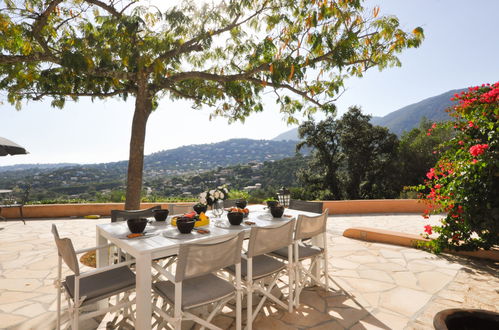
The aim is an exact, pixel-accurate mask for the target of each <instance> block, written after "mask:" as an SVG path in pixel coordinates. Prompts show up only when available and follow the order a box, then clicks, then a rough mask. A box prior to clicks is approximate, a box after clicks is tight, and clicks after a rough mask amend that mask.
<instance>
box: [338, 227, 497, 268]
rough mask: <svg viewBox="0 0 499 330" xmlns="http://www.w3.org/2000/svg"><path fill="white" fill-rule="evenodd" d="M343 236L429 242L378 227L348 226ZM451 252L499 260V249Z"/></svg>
mask: <svg viewBox="0 0 499 330" xmlns="http://www.w3.org/2000/svg"><path fill="white" fill-rule="evenodd" d="M343 236H345V237H349V238H354V239H359V240H362V241H368V242H375V243H385V244H394V245H400V246H407V247H416V246H417V244H418V243H419V242H427V241H428V239H426V238H423V237H421V236H419V235H414V234H407V233H401V232H398V231H391V230H385V229H377V228H367V227H354V228H348V229H347V230H345V231H344V232H343ZM445 252H447V253H451V254H457V255H461V256H468V257H474V258H481V259H488V260H492V261H496V262H497V261H499V250H497V249H492V250H478V251H445Z"/></svg>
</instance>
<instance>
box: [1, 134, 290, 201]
mask: <svg viewBox="0 0 499 330" xmlns="http://www.w3.org/2000/svg"><path fill="white" fill-rule="evenodd" d="M295 146H296V142H293V141H268V140H250V139H231V140H227V141H223V142H219V143H211V144H200V145H190V146H184V147H180V148H176V149H171V150H164V151H160V152H156V153H153V154H151V155H147V156H145V157H144V179H155V178H158V179H161V180H164V179H165V178H167V177H172V176H178V175H185V174H187V175H194V174H198V173H201V172H205V171H209V170H213V169H216V168H219V167H227V166H232V165H237V164H247V163H250V162H251V163H255V164H258V163H263V162H266V161H274V160H280V159H283V158H288V157H293V156H294V155H295ZM126 170H127V161H119V162H114V163H104V164H87V165H73V164H69V165H67V164H51V165H50V166H47V165H44V164H42V165H40V164H33V165H29V166H28V165H13V166H6V167H4V168H3V169H2V167H0V171H1V172H2V175H0V187H6V188H11V187H15V186H18V185H22V184H25V183H30V184H32V187H33V189H32V191H33V197H34V198H33V199H44V198H57V197H58V196H60V195H67V196H71V197H73V198H82V197H83V198H88V197H89V194H90V195H91V194H95V193H96V192H99V191H103V190H109V189H117V188H120V187H123V186H124V183H125V176H126Z"/></svg>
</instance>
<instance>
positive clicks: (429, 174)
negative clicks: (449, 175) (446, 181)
mask: <svg viewBox="0 0 499 330" xmlns="http://www.w3.org/2000/svg"><path fill="white" fill-rule="evenodd" d="M426 177H427V178H428V179H430V180H431V179H433V178H435V179H436V178H437V175H436V174H435V169H434V168H433V167H432V168H430V170H429V171H428V173H426Z"/></svg>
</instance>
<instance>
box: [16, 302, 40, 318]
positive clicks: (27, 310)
mask: <svg viewBox="0 0 499 330" xmlns="http://www.w3.org/2000/svg"><path fill="white" fill-rule="evenodd" d="M44 312H45V308H43V305H42V304H39V303H33V304H29V305H27V306H25V307H23V308H20V309H17V310H15V311H14V312H13V313H15V314H17V315H24V316H28V317H33V316H37V315H40V314H42V313H44Z"/></svg>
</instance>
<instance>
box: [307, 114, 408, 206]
mask: <svg viewBox="0 0 499 330" xmlns="http://www.w3.org/2000/svg"><path fill="white" fill-rule="evenodd" d="M370 118H371V117H370V116H368V115H364V114H362V112H361V110H360V109H359V108H357V107H351V108H350V109H349V110H348V112H347V113H345V114H344V115H343V116H342V117H341V119H339V120H334V119H333V118H331V117H329V118H327V119H326V120H323V121H321V122H319V123H317V124H316V123H314V122H312V121H308V122H306V123H304V124H303V125H301V126H300V128H299V134H300V137H301V138H304V141H303V142H302V143H300V144H299V145H298V148H301V147H302V146H304V145H307V146H310V147H313V148H314V150H313V153H312V158H311V161H310V163H309V164H308V166H307V167H306V168H303V169H302V170H301V172H300V174H299V178H300V181H301V183H302V185H303V187H306V189H307V190H308V191H309V192H314V193H313V195H314V197H315V198H317V199H372V198H393V197H395V196H397V195H398V194H399V192H400V189H401V184H400V182H399V181H398V180H395V179H397V176H396V173H398V172H397V169H396V160H397V147H398V140H397V137H396V135H395V134H391V133H389V131H388V129H387V128H384V127H380V126H373V125H372V124H371V123H369V120H370Z"/></svg>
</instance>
